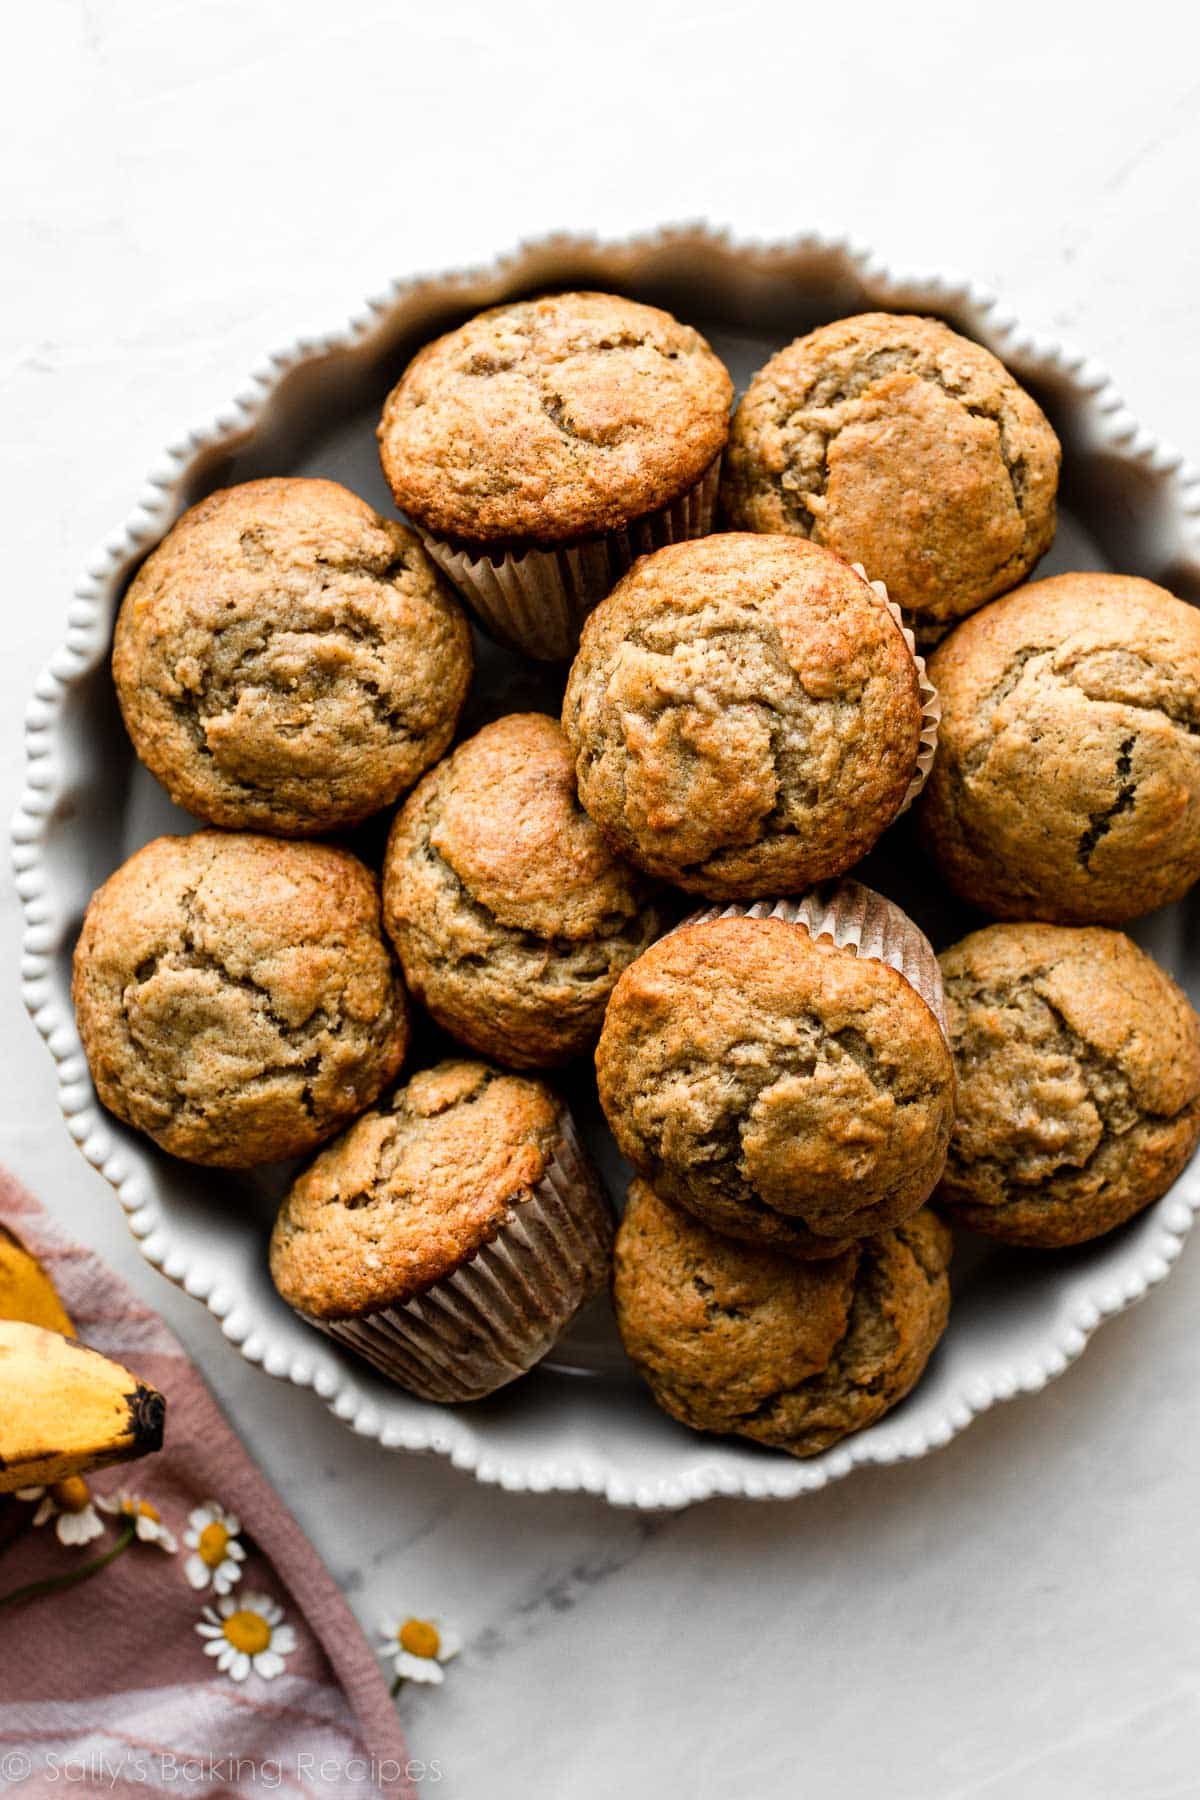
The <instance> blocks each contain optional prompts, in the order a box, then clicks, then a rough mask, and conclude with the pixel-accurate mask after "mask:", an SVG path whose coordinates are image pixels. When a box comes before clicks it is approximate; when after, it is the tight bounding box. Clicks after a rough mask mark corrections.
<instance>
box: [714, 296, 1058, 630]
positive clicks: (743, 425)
mask: <svg viewBox="0 0 1200 1800" xmlns="http://www.w3.org/2000/svg"><path fill="white" fill-rule="evenodd" d="M1059 460H1060V453H1059V445H1058V439H1057V438H1056V437H1055V435H1054V432H1053V430H1052V429H1051V427H1050V424H1049V421H1048V420H1047V419H1046V417H1045V415H1044V414H1043V412H1042V410H1041V408H1040V407H1039V406H1038V405H1037V403H1036V402H1035V401H1034V400H1032V399H1031V398H1030V396H1029V395H1028V394H1027V393H1026V392H1025V390H1024V389H1023V388H1021V387H1019V386H1018V384H1017V383H1016V382H1015V381H1014V380H1013V378H1012V376H1011V375H1010V374H1009V373H1008V370H1007V369H1006V368H1005V367H1004V365H1003V364H1002V363H1000V362H998V361H997V359H996V358H995V357H994V356H993V355H992V354H991V353H990V351H987V350H984V349H983V348H982V347H981V346H980V345H979V344H974V343H972V342H971V341H970V340H969V339H967V338H963V337H960V336H959V335H958V333H957V332H954V331H951V330H949V328H948V327H947V326H945V325H942V324H940V323H939V321H938V320H936V319H922V318H911V317H905V316H903V315H900V314H893V313H862V314H859V315H858V316H857V317H856V318H851V319H838V320H837V321H836V322H835V323H834V324H832V325H823V326H822V327H821V328H820V329H819V330H818V331H813V332H810V333H809V335H808V336H807V337H802V338H797V340H796V341H795V343H793V344H789V345H788V347H787V349H786V350H781V351H780V352H779V353H778V355H776V356H773V357H772V358H771V360H770V362H769V363H768V364H767V365H766V367H765V368H763V369H760V370H759V372H758V374H757V375H756V376H755V377H754V379H753V381H752V382H751V383H750V386H749V388H748V389H747V391H746V395H745V398H744V399H743V400H742V403H741V405H740V406H739V407H738V410H737V414H736V416H735V418H734V422H733V430H732V433H731V436H730V440H729V449H728V452H727V455H726V458H725V476H724V481H723V485H722V496H721V497H722V501H723V504H724V507H725V511H726V514H727V516H728V518H729V520H730V522H731V523H732V524H734V525H740V526H744V527H746V528H747V529H749V530H752V531H789V532H795V533H797V534H798V535H799V536H801V537H807V538H811V539H812V540H813V542H814V543H818V544H826V545H828V547H829V548H830V549H831V550H836V551H837V552H838V553H839V554H840V555H842V556H845V557H846V558H847V559H848V560H850V561H852V562H862V563H865V564H866V566H867V568H868V569H869V570H870V572H871V574H872V575H873V576H876V577H877V578H878V579H879V580H881V581H883V582H885V583H886V584H887V588H888V592H889V593H890V595H891V597H892V599H893V600H895V601H897V602H898V604H899V605H900V606H902V607H905V608H908V609H909V610H910V611H911V612H912V614H913V618H914V624H915V626H916V631H917V636H918V639H922V640H925V641H933V640H935V639H936V638H938V637H940V636H941V635H942V633H943V632H944V631H946V629H947V628H948V627H949V626H950V625H952V624H953V622H954V621H955V619H957V618H961V617H962V616H963V615H964V614H966V613H969V612H973V611H974V610H975V608H976V607H977V606H982V605H983V603H984V602H985V601H986V600H991V599H993V598H994V597H995V596H996V595H997V594H1003V593H1004V592H1005V591H1006V590H1007V589H1008V588H1011V587H1015V586H1016V584H1017V582H1018V581H1021V580H1023V579H1024V577H1025V576H1026V575H1028V573H1029V571H1030V569H1031V568H1032V567H1033V565H1034V564H1035V563H1036V562H1037V560H1038V558H1039V557H1040V556H1042V555H1043V554H1044V553H1045V551H1047V550H1048V549H1049V547H1050V545H1051V543H1052V542H1053V539H1054V526H1055V495H1056V493H1057V489H1058V468H1059Z"/></svg>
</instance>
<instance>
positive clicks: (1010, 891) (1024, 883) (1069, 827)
mask: <svg viewBox="0 0 1200 1800" xmlns="http://www.w3.org/2000/svg"><path fill="white" fill-rule="evenodd" d="M930 676H931V679H932V680H933V681H934V682H935V683H936V685H937V687H938V689H939V692H940V695H941V700H942V721H941V727H940V737H939V740H938V742H939V748H938V758H937V762H936V763H935V765H934V769H933V773H932V775H931V777H930V780H929V784H928V786H927V787H926V789H925V792H924V794H923V796H922V799H921V802H920V807H919V817H920V825H921V830H922V835H923V837H924V841H925V843H926V846H927V848H928V849H929V851H930V853H931V854H932V856H933V858H934V860H935V862H936V863H937V866H938V869H939V872H940V873H941V874H942V875H943V876H944V877H945V879H946V881H947V882H948V883H949V884H950V886H951V887H952V888H953V889H954V890H955V892H956V893H958V894H959V895H960V896H961V897H962V898H963V899H964V900H967V901H969V902H970V903H971V904H972V905H974V906H978V907H980V908H981V909H982V910H983V911H984V912H987V913H991V914H993V915H994V916H996V917H998V918H1009V919H1013V918H1016V919H1020V918H1036V919H1046V920H1051V921H1054V922H1057V923H1061V924H1081V925H1086V924H1113V925H1119V924H1122V923H1123V922H1124V921H1125V920H1126V919H1133V918H1136V917H1138V915H1139V914H1141V913H1145V912H1149V911H1150V910H1151V909H1152V908H1154V907H1156V906H1165V905H1166V904H1167V903H1168V902H1170V901H1173V900H1178V899H1180V898H1181V897H1182V896H1183V895H1184V894H1185V893H1186V892H1187V890H1188V888H1190V887H1191V885H1192V883H1193V882H1194V881H1196V879H1197V878H1198V877H1200V608H1197V607H1194V606H1188V605H1185V603H1184V602H1183V601H1182V600H1176V599H1175V598H1174V597H1173V596H1172V595H1171V594H1168V593H1167V592H1166V590H1165V589H1163V588H1160V587H1155V586H1154V584H1153V583H1152V582H1149V581H1141V580H1138V579H1137V578H1135V577H1133V576H1130V575H1100V574H1095V573H1086V574H1077V575H1056V576H1053V577H1052V578H1051V579H1049V580H1047V581H1037V582H1032V583H1030V585H1029V586H1027V587H1023V588H1021V589H1019V590H1018V591H1017V592H1016V593H1015V594H1009V595H1007V596H1006V597H1005V598H1004V599H1003V600H997V601H996V602H994V604H993V605H991V606H989V607H986V608H985V609H984V611H983V612H980V613H977V614H976V615H975V617H974V618H972V619H968V620H967V621H966V622H965V623H964V624H962V625H960V626H959V627H958V629H957V630H956V631H955V632H954V634H953V636H952V637H950V638H949V639H948V640H947V642H946V643H945V644H943V645H942V646H941V648H940V649H939V650H938V651H937V653H936V655H935V656H934V657H933V659H932V661H931V663H930Z"/></svg>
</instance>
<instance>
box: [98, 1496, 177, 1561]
mask: <svg viewBox="0 0 1200 1800" xmlns="http://www.w3.org/2000/svg"><path fill="white" fill-rule="evenodd" d="M96 1505H97V1506H98V1507H99V1508H100V1510H101V1512H106V1513H114V1514H115V1515H116V1516H117V1517H118V1518H122V1519H125V1520H126V1521H127V1523H128V1524H130V1525H132V1526H133V1531H134V1536H135V1537H136V1538H138V1539H139V1541H140V1542H141V1543H143V1544H157V1545H158V1547H159V1549H160V1550H165V1551H166V1552H167V1554H168V1556H174V1554H175V1552H176V1550H178V1548H179V1545H178V1543H177V1541H176V1538H175V1533H174V1532H173V1531H168V1530H167V1528H166V1526H165V1525H164V1524H163V1522H162V1514H161V1513H160V1512H159V1510H158V1508H157V1507H156V1506H154V1505H153V1504H152V1503H151V1502H150V1501H149V1500H143V1499H142V1497H141V1495H140V1494H131V1493H130V1491H129V1489H128V1488H122V1489H121V1490H120V1492H119V1493H116V1494H110V1495H108V1497H107V1498H104V1497H103V1496H101V1497H98V1498H97V1500H96Z"/></svg>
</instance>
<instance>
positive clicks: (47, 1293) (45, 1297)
mask: <svg viewBox="0 0 1200 1800" xmlns="http://www.w3.org/2000/svg"><path fill="white" fill-rule="evenodd" d="M0 1319H24V1321H25V1323H26V1324H27V1325H44V1326H45V1328H46V1330H47V1331H61V1332H62V1333H63V1336H64V1337H74V1336H75V1327H74V1325H73V1324H72V1322H71V1317H70V1314H69V1313H68V1312H67V1310H66V1308H65V1307H64V1305H63V1303H62V1301H61V1300H60V1299H59V1297H58V1294H57V1293H56V1291H55V1287H54V1283H53V1282H52V1281H51V1279H50V1277H49V1276H48V1275H47V1273H46V1271H45V1269H43V1267H42V1265H41V1263H40V1262H39V1261H38V1260H37V1257H36V1256H31V1255H30V1254H29V1251H28V1250H26V1248H25V1246H24V1245H23V1244H22V1243H21V1242H20V1240H19V1239H18V1238H16V1237H14V1236H13V1234H12V1232H11V1231H9V1230H8V1228H7V1227H6V1226H4V1225H0Z"/></svg>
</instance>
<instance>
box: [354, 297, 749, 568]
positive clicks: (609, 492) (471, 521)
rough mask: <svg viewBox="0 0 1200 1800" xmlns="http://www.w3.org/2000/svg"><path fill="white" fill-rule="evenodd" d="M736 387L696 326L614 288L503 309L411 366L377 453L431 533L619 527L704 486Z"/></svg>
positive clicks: (577, 531)
mask: <svg viewBox="0 0 1200 1800" xmlns="http://www.w3.org/2000/svg"><path fill="white" fill-rule="evenodd" d="M732 399H733V384H732V382H731V381H730V379H729V374H728V371H727V370H726V368H725V366H724V364H723V363H722V362H720V360H719V359H718V358H717V357H716V356H714V355H713V352H712V351H711V350H710V349H709V347H708V345H707V344H706V343H705V341H704V339H703V338H702V337H701V336H700V333H699V332H698V331H693V330H692V328H691V326H690V325H681V324H680V322H679V320H678V319H674V318H672V316H671V314H670V313H667V312H661V311H660V310H659V308H658V307H656V306H643V305H642V304H641V303H640V302H638V301H636V300H624V299H621V298H619V297H618V296H617V295H615V294H590V293H577V294H547V295H544V296H543V297H542V298H541V299H538V300H517V301H512V302H510V303H509V304H507V305H505V306H495V307H492V308H491V309H490V310H489V311H488V312H483V313H480V314H479V315H478V316H477V317H476V318H474V319H469V320H468V321H467V323H466V324H465V325H461V326H459V328H458V330H457V331H451V332H448V333H447V334H446V336H444V337H440V338H438V339H436V340H435V342H433V343H432V344H426V346H425V348H424V349H423V350H422V351H420V352H419V354H418V355H417V356H415V357H414V358H413V360H412V362H411V363H410V364H409V365H408V368H407V369H406V370H405V372H404V374H403V376H402V377H401V379H400V381H399V383H398V384H397V386H396V387H394V388H393V389H392V392H391V393H390V394H389V395H388V399H387V404H386V405H385V407H384V409H383V418H382V421H381V422H380V426H379V453H380V459H381V461H382V463H383V471H384V474H385V475H386V477H387V480H388V484H389V486H390V487H391V490H392V493H393V494H394V495H395V498H396V504H397V505H398V506H401V507H403V509H404V511H405V512H406V513H408V515H409V516H410V518H412V519H413V520H414V521H415V522H416V523H417V524H418V525H419V526H421V528H422V529H423V530H425V531H431V532H434V533H435V534H436V535H438V536H439V537H446V538H458V539H465V540H466V541H468V542H470V543H475V544H489V545H490V544H502V545H506V546H507V545H513V544H520V543H533V544H543V545H544V544H560V543H563V542H566V541H569V540H570V539H572V538H580V537H588V536H591V535H593V534H595V533H598V532H606V531H612V530H615V529H619V528H620V527H621V526H623V525H627V524H628V523H629V522H630V520H632V519H636V518H638V517H639V516H640V515H641V514H643V513H649V512H653V511H655V510H657V509H658V508H659V507H662V506H665V505H666V504H667V503H668V502H669V501H671V500H674V499H675V498H676V497H677V496H678V495H679V494H681V493H683V492H684V490H685V489H687V488H690V487H692V486H693V485H694V483H695V482H697V481H698V480H699V479H700V477H701V476H702V475H703V474H704V472H705V470H706V469H707V468H708V467H709V465H710V463H712V461H713V460H714V458H715V457H717V456H719V455H720V452H721V448H722V446H723V445H724V443H725V439H726V437H727V435H728V432H729V406H730V402H731V401H732Z"/></svg>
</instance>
